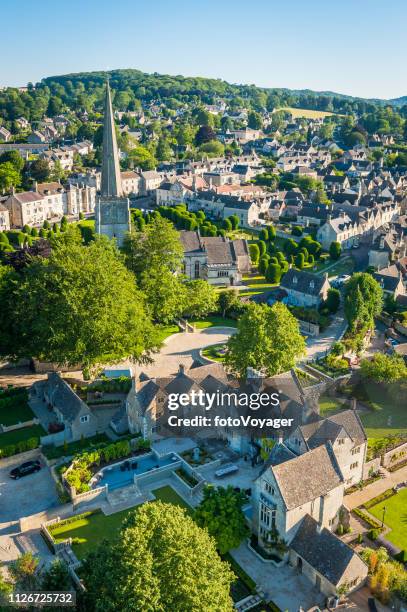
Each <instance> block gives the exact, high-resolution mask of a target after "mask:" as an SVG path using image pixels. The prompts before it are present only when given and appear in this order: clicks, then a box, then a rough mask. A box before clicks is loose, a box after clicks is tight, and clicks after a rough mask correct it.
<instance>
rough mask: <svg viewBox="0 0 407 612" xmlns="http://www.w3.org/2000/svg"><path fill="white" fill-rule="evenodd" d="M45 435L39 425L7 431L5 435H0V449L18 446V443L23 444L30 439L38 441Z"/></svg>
mask: <svg viewBox="0 0 407 612" xmlns="http://www.w3.org/2000/svg"><path fill="white" fill-rule="evenodd" d="M45 435H46V431H44V429H43V428H42V427H41V425H32V427H23V428H22V429H16V430H15V431H8V432H7V433H2V434H0V448H5V447H6V446H9V445H11V444H18V442H23V441H25V440H29V439H30V438H38V441H39V438H40V436H45Z"/></svg>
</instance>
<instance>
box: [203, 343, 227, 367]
mask: <svg viewBox="0 0 407 612" xmlns="http://www.w3.org/2000/svg"><path fill="white" fill-rule="evenodd" d="M224 347H225V345H224V344H213V345H212V346H208V347H207V348H204V349H202V355H203V357H207V358H208V359H213V361H218V362H219V363H222V362H223V361H224V360H225V356H224V355H222V354H220V353H219V349H222V348H224Z"/></svg>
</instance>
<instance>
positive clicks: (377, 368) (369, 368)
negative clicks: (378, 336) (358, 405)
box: [360, 353, 407, 383]
mask: <svg viewBox="0 0 407 612" xmlns="http://www.w3.org/2000/svg"><path fill="white" fill-rule="evenodd" d="M360 367H361V370H362V376H363V377H365V378H370V379H371V380H374V381H376V382H379V383H389V382H394V381H396V380H401V379H405V380H407V365H406V364H405V362H404V359H403V357H400V356H399V355H396V354H394V355H385V354H384V353H375V355H374V356H373V358H372V359H362V361H361V364H360Z"/></svg>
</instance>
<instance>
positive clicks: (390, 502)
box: [368, 488, 407, 550]
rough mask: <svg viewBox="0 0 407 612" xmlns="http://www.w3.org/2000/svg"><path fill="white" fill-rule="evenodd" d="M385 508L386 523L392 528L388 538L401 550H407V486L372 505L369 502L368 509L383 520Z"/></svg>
mask: <svg viewBox="0 0 407 612" xmlns="http://www.w3.org/2000/svg"><path fill="white" fill-rule="evenodd" d="M384 508H385V512H384V523H385V525H387V526H388V527H390V529H391V531H390V532H389V533H387V534H386V536H385V537H386V539H387V540H389V542H391V543H392V544H394V545H395V546H397V547H398V548H400V549H401V550H407V488H405V489H401V490H400V491H398V493H395V494H394V495H391V496H390V497H387V498H385V499H383V500H382V501H380V502H379V503H377V504H375V505H373V506H371V507H370V504H369V508H368V510H369V512H370V513H371V514H373V516H374V517H376V518H377V519H378V520H379V521H380V522H381V521H382V519H383V510H384Z"/></svg>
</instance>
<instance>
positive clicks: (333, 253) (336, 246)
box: [329, 241, 342, 261]
mask: <svg viewBox="0 0 407 612" xmlns="http://www.w3.org/2000/svg"><path fill="white" fill-rule="evenodd" d="M341 251H342V247H341V245H340V243H339V242H336V241H334V242H331V244H330V245H329V257H330V258H331V259H333V260H334V261H336V260H337V259H339V257H340V256H341Z"/></svg>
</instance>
